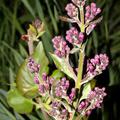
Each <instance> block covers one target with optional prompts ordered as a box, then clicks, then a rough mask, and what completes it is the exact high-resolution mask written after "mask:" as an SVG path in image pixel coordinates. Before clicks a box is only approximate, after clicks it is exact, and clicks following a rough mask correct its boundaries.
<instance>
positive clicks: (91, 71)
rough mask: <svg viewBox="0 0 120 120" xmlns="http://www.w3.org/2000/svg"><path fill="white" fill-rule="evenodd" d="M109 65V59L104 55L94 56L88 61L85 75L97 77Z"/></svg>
mask: <svg viewBox="0 0 120 120" xmlns="http://www.w3.org/2000/svg"><path fill="white" fill-rule="evenodd" d="M108 64H109V59H108V57H107V55H106V54H100V55H95V57H94V58H93V59H90V60H88V62H87V75H89V76H91V75H94V76H95V75H98V74H100V73H101V72H102V71H103V70H105V69H106V67H107V66H108Z"/></svg>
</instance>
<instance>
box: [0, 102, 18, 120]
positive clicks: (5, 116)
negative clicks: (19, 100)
mask: <svg viewBox="0 0 120 120" xmlns="http://www.w3.org/2000/svg"><path fill="white" fill-rule="evenodd" d="M0 120H16V119H15V117H14V116H13V115H12V114H11V113H10V112H9V111H8V110H7V109H6V108H5V107H4V105H2V104H1V103H0Z"/></svg>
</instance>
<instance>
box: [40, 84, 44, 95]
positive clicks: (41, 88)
mask: <svg viewBox="0 0 120 120" xmlns="http://www.w3.org/2000/svg"><path fill="white" fill-rule="evenodd" d="M39 92H40V93H41V94H43V93H45V86H44V85H41V84H40V85H39Z"/></svg>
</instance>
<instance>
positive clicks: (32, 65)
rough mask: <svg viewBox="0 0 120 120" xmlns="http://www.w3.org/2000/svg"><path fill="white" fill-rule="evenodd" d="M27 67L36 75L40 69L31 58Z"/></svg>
mask: <svg viewBox="0 0 120 120" xmlns="http://www.w3.org/2000/svg"><path fill="white" fill-rule="evenodd" d="M27 67H28V69H29V70H30V72H32V73H38V72H39V69H40V65H39V64H37V63H35V61H34V60H33V59H32V58H31V57H30V58H29V59H28V63H27Z"/></svg>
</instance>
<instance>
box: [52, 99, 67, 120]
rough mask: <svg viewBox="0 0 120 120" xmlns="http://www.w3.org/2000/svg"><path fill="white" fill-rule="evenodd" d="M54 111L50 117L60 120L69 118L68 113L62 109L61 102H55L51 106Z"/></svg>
mask: <svg viewBox="0 0 120 120" xmlns="http://www.w3.org/2000/svg"><path fill="white" fill-rule="evenodd" d="M51 107H52V110H51V111H50V115H51V116H54V117H55V118H57V119H60V120H66V119H67V116H68V111H67V110H66V109H65V108H63V107H62V105H61V104H60V102H57V101H53V102H52V104H51Z"/></svg>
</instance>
